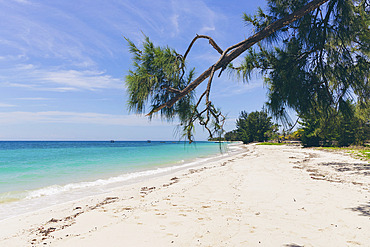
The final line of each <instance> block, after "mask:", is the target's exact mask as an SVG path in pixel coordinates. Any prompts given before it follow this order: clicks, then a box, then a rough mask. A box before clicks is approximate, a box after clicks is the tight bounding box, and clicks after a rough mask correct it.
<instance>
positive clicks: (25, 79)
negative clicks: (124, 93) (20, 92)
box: [0, 65, 124, 92]
mask: <svg viewBox="0 0 370 247" xmlns="http://www.w3.org/2000/svg"><path fill="white" fill-rule="evenodd" d="M7 72H8V75H1V76H0V86H6V87H17V88H26V89H32V90H39V91H57V92H67V91H81V90H99V89H122V90H123V89H124V85H123V82H122V80H120V79H117V78H113V77H112V76H110V75H107V74H106V73H104V72H102V71H93V70H58V69H57V68H55V69H53V68H51V69H41V68H37V67H36V66H33V65H21V66H18V67H15V68H13V69H11V70H7ZM9 81H11V82H9Z"/></svg>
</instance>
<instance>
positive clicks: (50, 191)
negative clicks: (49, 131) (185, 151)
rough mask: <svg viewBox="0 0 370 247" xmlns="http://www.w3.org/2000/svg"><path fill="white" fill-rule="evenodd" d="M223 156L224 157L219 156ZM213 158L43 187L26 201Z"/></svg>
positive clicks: (182, 166)
mask: <svg viewBox="0 0 370 247" xmlns="http://www.w3.org/2000/svg"><path fill="white" fill-rule="evenodd" d="M220 156H224V155H220ZM214 158H215V157H209V158H202V159H197V160H195V161H193V162H188V163H185V164H184V162H185V161H184V160H181V161H180V162H181V163H182V165H176V166H169V167H161V168H157V169H153V170H146V171H140V172H133V173H128V174H123V175H120V176H116V177H110V178H108V179H98V180H96V181H91V182H79V183H70V184H66V185H52V186H48V187H44V188H41V189H37V190H33V191H28V193H27V196H26V199H34V198H39V197H43V196H51V195H56V194H59V193H63V192H69V191H73V190H78V189H84V188H90V187H95V186H104V185H109V184H113V183H120V182H125V181H129V180H133V179H137V178H143V177H148V176H153V175H158V174H161V173H166V172H170V171H173V170H176V169H181V168H185V167H189V166H193V165H196V164H198V163H201V162H206V161H208V160H210V159H214ZM177 164H179V163H177Z"/></svg>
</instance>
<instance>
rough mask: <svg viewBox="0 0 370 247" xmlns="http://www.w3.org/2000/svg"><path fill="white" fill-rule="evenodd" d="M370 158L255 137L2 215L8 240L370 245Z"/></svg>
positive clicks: (1, 242)
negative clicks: (75, 196) (107, 188)
mask: <svg viewBox="0 0 370 247" xmlns="http://www.w3.org/2000/svg"><path fill="white" fill-rule="evenodd" d="M369 185H370V166H369V164H368V163H366V162H362V161H359V160H355V159H352V158H351V157H350V156H348V155H343V154H338V153H330V152H323V151H318V150H311V149H301V148H298V147H293V146H258V145H248V146H246V150H245V152H243V153H241V154H238V155H236V156H234V157H231V156H229V157H226V158H223V159H221V160H219V161H215V162H210V163H208V164H206V165H202V166H201V167H197V168H193V169H187V170H183V171H179V172H176V173H175V174H171V175H166V176H162V177H159V178H153V179H150V180H148V181H146V182H141V183H138V184H133V185H127V186H124V187H122V188H120V189H117V190H115V191H114V192H111V193H109V194H106V195H100V196H94V197H89V198H83V199H81V200H79V201H75V202H71V203H65V204H62V205H57V206H53V207H50V208H47V209H42V210H40V211H37V212H34V213H30V214H26V215H22V216H20V217H15V218H11V219H6V220H3V221H0V246H50V245H51V246H291V247H293V246H370V193H369V189H370V186H369Z"/></svg>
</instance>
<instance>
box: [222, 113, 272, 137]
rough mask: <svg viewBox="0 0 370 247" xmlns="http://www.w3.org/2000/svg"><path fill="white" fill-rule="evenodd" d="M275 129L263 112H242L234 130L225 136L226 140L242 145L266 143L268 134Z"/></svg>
mask: <svg viewBox="0 0 370 247" xmlns="http://www.w3.org/2000/svg"><path fill="white" fill-rule="evenodd" d="M275 129H276V126H275V125H274V124H273V123H272V122H271V117H269V116H268V115H267V113H266V112H265V111H255V112H251V113H249V114H248V113H247V112H245V111H242V112H241V113H240V116H239V118H238V119H237V120H236V130H234V131H231V132H228V133H226V134H225V139H226V140H231V141H243V143H250V142H255V141H258V142H262V141H266V140H267V139H268V137H269V133H270V132H272V131H273V130H275Z"/></svg>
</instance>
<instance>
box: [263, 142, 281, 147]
mask: <svg viewBox="0 0 370 247" xmlns="http://www.w3.org/2000/svg"><path fill="white" fill-rule="evenodd" d="M257 145H269V146H280V145H286V144H285V143H282V142H261V143H257Z"/></svg>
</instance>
